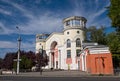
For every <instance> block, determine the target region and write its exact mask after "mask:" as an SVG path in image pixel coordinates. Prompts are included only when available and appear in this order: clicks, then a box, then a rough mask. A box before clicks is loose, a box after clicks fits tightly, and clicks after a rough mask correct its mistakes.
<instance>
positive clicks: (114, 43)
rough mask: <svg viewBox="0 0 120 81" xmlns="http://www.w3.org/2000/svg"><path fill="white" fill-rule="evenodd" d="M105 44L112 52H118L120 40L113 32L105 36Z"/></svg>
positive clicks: (119, 51)
mask: <svg viewBox="0 0 120 81" xmlns="http://www.w3.org/2000/svg"><path fill="white" fill-rule="evenodd" d="M106 40H107V45H108V46H109V48H110V50H111V52H112V53H113V54H120V41H119V39H118V36H117V35H116V33H115V32H113V33H110V34H108V35H107V36H106Z"/></svg>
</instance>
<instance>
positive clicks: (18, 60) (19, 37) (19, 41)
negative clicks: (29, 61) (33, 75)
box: [16, 26, 21, 74]
mask: <svg viewBox="0 0 120 81" xmlns="http://www.w3.org/2000/svg"><path fill="white" fill-rule="evenodd" d="M16 28H17V29H18V31H19V32H18V35H19V36H18V54H17V74H19V68H20V66H19V64H20V59H19V58H20V45H21V36H20V29H19V27H17V26H16Z"/></svg>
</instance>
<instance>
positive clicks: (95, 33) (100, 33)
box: [87, 26, 106, 44]
mask: <svg viewBox="0 0 120 81" xmlns="http://www.w3.org/2000/svg"><path fill="white" fill-rule="evenodd" d="M104 29H105V28H104V27H103V26H101V27H100V28H98V29H97V28H96V27H95V26H91V27H89V28H88V29H87V33H88V34H87V36H88V37H87V39H88V40H89V42H97V43H99V44H106V40H105V36H106V34H105V32H104Z"/></svg>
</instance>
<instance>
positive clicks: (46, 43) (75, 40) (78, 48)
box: [36, 16, 112, 71]
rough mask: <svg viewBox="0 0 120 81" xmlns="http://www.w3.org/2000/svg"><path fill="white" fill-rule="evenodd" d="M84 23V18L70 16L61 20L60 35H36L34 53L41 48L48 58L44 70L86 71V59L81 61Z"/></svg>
mask: <svg viewBox="0 0 120 81" xmlns="http://www.w3.org/2000/svg"><path fill="white" fill-rule="evenodd" d="M86 22H87V20H86V18H84V17H80V16H72V17H69V18H65V19H63V26H64V29H63V31H62V32H61V33H56V32H53V33H52V34H50V35H48V34H37V35H36V53H39V50H40V49H41V48H43V50H45V51H46V54H47V55H48V57H49V64H48V66H46V67H45V68H46V69H50V68H54V69H64V70H83V71H87V68H85V67H87V65H85V64H87V61H85V60H88V59H84V60H83V56H84V54H83V53H82V52H84V48H83V46H84V43H83V41H84V39H85V35H84V34H85V33H84V31H85V30H86ZM108 51H109V49H108ZM109 54H110V52H109ZM82 55H83V56H82ZM110 55H111V54H110ZM91 57H92V56H91ZM96 57H97V56H96ZM86 58H87V57H86ZM89 60H90V58H89ZM110 60H111V58H110ZM83 63H84V64H83ZM111 63H112V62H111ZM111 67H112V66H111ZM83 68H84V69H83Z"/></svg>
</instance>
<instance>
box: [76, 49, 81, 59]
mask: <svg viewBox="0 0 120 81" xmlns="http://www.w3.org/2000/svg"><path fill="white" fill-rule="evenodd" d="M80 51H81V50H80V49H77V50H76V56H77V57H79V56H80Z"/></svg>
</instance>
